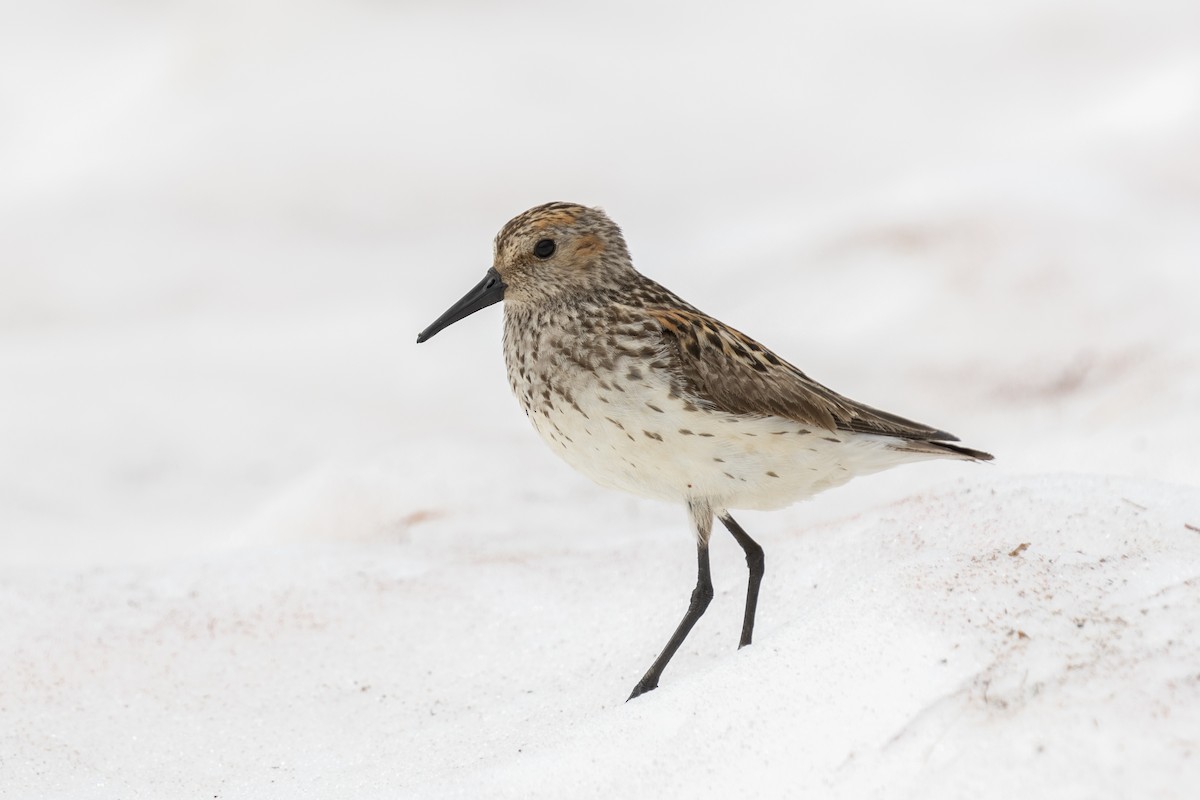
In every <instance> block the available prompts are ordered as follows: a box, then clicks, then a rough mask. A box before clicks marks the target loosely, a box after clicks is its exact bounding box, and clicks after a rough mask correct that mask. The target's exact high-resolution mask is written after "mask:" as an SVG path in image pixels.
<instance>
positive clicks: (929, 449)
mask: <svg viewBox="0 0 1200 800" xmlns="http://www.w3.org/2000/svg"><path fill="white" fill-rule="evenodd" d="M891 447H892V449H893V450H899V451H901V452H904V453H922V454H926V455H931V456H950V457H952V458H963V459H970V460H971V461H991V460H992V458H993V456H992V454H991V453H985V452H983V451H982V450H972V449H971V448H969V447H963V446H962V445H957V444H948V443H946V442H934V441H926V440H913V439H905V440H904V441H901V442H897V443H896V444H894V445H892V446H891Z"/></svg>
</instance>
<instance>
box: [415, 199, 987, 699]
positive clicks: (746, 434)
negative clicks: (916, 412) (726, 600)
mask: <svg viewBox="0 0 1200 800" xmlns="http://www.w3.org/2000/svg"><path fill="white" fill-rule="evenodd" d="M501 300H504V301H505V308H504V360H505V362H506V364H507V367H508V381H509V384H510V385H511V387H512V390H513V394H515V395H516V396H517V400H518V401H519V402H520V404H521V407H522V408H523V409H524V410H525V414H526V415H527V416H528V417H529V419H530V421H531V422H532V423H533V427H534V428H535V429H536V430H537V432H538V433H540V434H541V436H542V438H543V439H545V440H546V442H547V443H548V444H549V445H550V447H551V448H552V449H553V450H554V451H555V452H556V453H558V454H559V455H560V456H562V458H563V459H564V460H565V461H566V462H567V463H568V464H570V465H571V466H572V467H574V468H575V469H577V470H579V471H580V472H582V473H583V474H585V475H587V476H588V477H590V478H592V479H593V480H595V481H596V482H597V483H600V484H602V485H604V486H610V487H613V488H617V489H624V490H626V491H629V492H633V493H635V494H638V495H642V496H645V497H652V498H657V499H659V500H668V501H671V502H676V503H682V504H684V505H685V506H686V507H687V509H688V514H689V516H690V519H691V525H692V528H693V529H694V531H695V535H696V543H697V546H696V549H697V561H698V574H697V578H696V588H695V589H694V590H693V591H692V596H691V602H690V603H689V604H688V609H687V613H686V614H684V617H683V619H682V621H680V623H679V626H678V627H677V628H676V630H675V632H674V633H673V634H672V635H671V638H670V639H669V640H668V641H667V644H666V647H664V648H663V650H662V652H661V653H660V654H659V655H658V657H657V658H656V659H655V660H654V663H653V664H651V666H650V669H649V670H647V671H646V674H645V675H644V676H643V677H642V679H641V680H640V681H638V683H637V685H636V686H635V687H634V689H633V693H632V694H631V695H630V697H629V699H631V700H632V699H633V698H635V697H637V696H638V695H640V694H642V693H644V692H647V691H650V690H651V689H654V688H656V687H657V686H658V681H659V678H660V677H661V675H662V672H663V670H664V669H665V668H666V666H667V663H668V662H669V661H670V660H671V657H672V656H673V655H674V654H675V651H676V650H678V649H679V646H680V645H681V644H682V643H683V640H684V639H685V638H686V637H687V635H688V633H689V632H690V631H691V629H692V626H694V625H695V624H696V621H697V620H698V619H699V618H700V617H701V615H703V614H704V611H705V609H706V608H707V607H708V604H709V602H710V601H711V600H712V596H713V588H712V578H711V575H710V571H709V558H708V541H709V535H710V534H711V532H712V523H713V517H714V516H715V517H716V518H717V519H719V520H721V523H722V524H723V525H724V526H725V527H726V528H727V529H728V530H729V532H730V533H731V534H733V537H734V539H736V540H737V542H738V544H739V545H741V547H742V549H743V550H744V551H745V553H746V563H747V565H748V566H749V571H750V577H749V582H748V585H747V589H746V608H745V615H744V617H743V623H742V635H741V640H740V642H739V645H738V646H739V647H744V646H746V645H748V644H750V640H751V637H752V635H753V633H754V615H755V609H756V607H757V604H758V591H759V585H760V583H761V582H762V577H763V550H762V548H761V547H760V546H759V545H758V543H757V542H755V541H754V540H753V539H752V538H750V536H749V535H748V534H747V533H746V532H745V531H744V530H742V528H741V526H740V525H738V523H737V522H736V521H734V519H733V517H732V516H731V515H730V513H729V511H730V509H734V508H738V509H744V508H749V509H774V508H781V507H783V506H786V505H789V504H791V503H794V502H796V501H798V500H803V499H805V498H807V497H811V496H813V495H814V494H816V493H818V492H821V491H823V490H825V489H829V488H831V487H833V486H839V485H841V484H843V483H845V482H846V481H848V480H850V479H851V478H853V477H856V476H858V475H865V474H868V473H871V472H878V471H879V470H883V469H887V468H889V467H894V466H896V465H898V464H905V463H908V462H911V461H919V460H923V459H929V458H956V459H962V460H968V461H988V460H991V458H992V456H991V455H989V454H987V453H984V452H981V451H979V450H971V449H969V448H966V447H962V446H960V445H956V444H951V442H956V441H958V439H957V437H955V436H952V435H950V434H949V433H946V432H945V431H941V430H938V429H936V428H931V427H929V426H927V425H922V424H920V423H916V422H911V421H909V420H907V419H904V418H902V417H898V416H896V415H894V414H889V413H887V412H885V411H879V410H877V409H874V408H871V407H869V406H865V405H863V404H861V403H857V402H855V401H853V400H850V399H848V398H846V397H843V396H841V395H839V394H837V393H836V392H834V391H832V390H830V389H827V388H825V387H824V386H822V385H821V384H819V383H817V382H816V381H814V380H813V379H811V378H809V377H808V376H807V375H805V374H804V373H803V372H801V371H800V370H799V369H797V368H796V367H794V366H792V365H791V364H789V363H788V362H787V361H784V360H783V359H782V358H780V357H779V356H777V355H775V353H773V352H771V351H770V350H768V349H767V348H766V347H764V346H763V345H761V344H759V343H758V342H756V341H754V340H753V339H751V338H750V337H749V336H746V335H745V334H743V333H739V332H738V331H736V330H734V329H733V328H730V327H729V326H728V325H725V324H724V323H722V322H720V321H719V320H717V319H715V318H713V317H710V316H708V315H707V314H704V313H703V312H701V311H699V310H698V309H696V308H695V307H694V306H691V305H689V304H688V303H686V302H684V301H683V300H681V299H680V298H678V297H676V296H675V295H674V294H673V293H671V292H670V291H668V290H667V289H665V288H664V287H662V286H660V285H659V284H657V283H655V282H654V281H652V280H650V279H649V278H647V277H645V276H643V275H642V274H641V273H639V272H638V271H637V270H635V269H634V267H633V262H632V260H631V259H630V257H629V251H628V249H627V248H626V245H625V239H624V237H623V236H622V234H621V230H620V228H618V227H617V225H616V224H615V223H614V222H613V221H612V220H610V219H609V218H608V216H607V215H605V213H604V212H603V211H601V210H600V209H598V208H588V207H586V206H581V205H576V204H574V203H547V204H546V205H542V206H538V207H536V208H532V209H530V210H529V211H526V212H525V213H524V214H521V215H520V216H518V217H515V218H514V219H512V220H510V221H509V222H508V224H506V225H505V226H504V227H503V228H502V229H501V230H500V233H499V234H498V235H497V236H496V239H495V244H494V248H493V258H492V267H491V269H489V270H488V271H487V274H486V275H485V276H484V278H483V280H482V281H480V282H479V284H478V285H477V286H475V288H473V289H472V290H471V291H470V292H468V293H467V294H466V296H464V297H463V298H462V299H461V300H459V301H458V302H457V303H455V304H454V305H453V306H451V307H450V309H449V310H447V311H446V313H444V314H442V315H441V316H440V317H438V319H437V320H436V321H435V322H434V323H433V324H432V325H430V326H429V327H428V328H426V329H425V330H424V331H422V332H421V334H420V335H419V336H418V337H417V342H418V343H419V342H424V341H425V340H426V339H429V338H430V337H431V336H433V335H434V334H436V333H437V332H438V331H440V330H442V329H443V328H445V327H447V326H448V325H451V324H453V323H455V322H457V321H459V320H461V319H463V318H464V317H467V316H469V315H471V314H473V313H475V312H476V311H479V310H480V309H482V308H486V307H487V306H490V305H492V304H493V303H497V302H499V301H501Z"/></svg>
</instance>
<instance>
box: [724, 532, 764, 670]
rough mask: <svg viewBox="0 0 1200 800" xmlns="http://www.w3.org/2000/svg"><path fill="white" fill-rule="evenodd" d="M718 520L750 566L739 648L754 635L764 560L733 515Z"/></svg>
mask: <svg viewBox="0 0 1200 800" xmlns="http://www.w3.org/2000/svg"><path fill="white" fill-rule="evenodd" d="M720 520H721V524H722V525H724V526H725V527H726V528H728V529H729V532H730V533H732V534H733V538H735V539H737V543H738V544H740V545H741V546H742V549H743V550H745V551H746V566H748V567H749V568H750V582H749V583H747V584H746V616H745V618H744V619H743V620H742V640H741V641H740V642H738V649H739V650H740V649H741V648H743V647H745V646H746V645H748V644H750V637H751V636H753V635H754V613H755V611H757V610H758V587H759V585H760V584H761V583H762V579H763V571H764V569H765V566H766V561H765V559H764V558H763V549H762V548H761V547H759V546H758V542H756V541H754V540H753V539H751V538H750V534H748V533H746V532H745V531H744V530H742V526H741V525H738V524H737V522H735V521H734V519H733V517H731V516H729V514H724V515H722V516H721V517H720Z"/></svg>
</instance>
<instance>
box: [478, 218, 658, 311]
mask: <svg viewBox="0 0 1200 800" xmlns="http://www.w3.org/2000/svg"><path fill="white" fill-rule="evenodd" d="M492 266H493V268H494V269H495V270H496V271H497V272H498V273H500V277H501V278H502V279H503V280H504V283H505V284H506V285H507V288H506V290H505V294H504V300H505V302H506V303H510V304H511V303H517V304H521V303H538V302H546V301H549V300H554V299H562V298H565V297H570V296H574V295H587V294H594V293H596V292H598V291H601V290H603V289H606V288H617V287H619V286H620V285H621V284H622V283H623V282H625V281H627V280H628V278H629V277H630V276H631V275H632V274H634V269H633V264H632V262H631V261H630V258H629V250H628V248H627V247H626V246H625V237H624V236H622V235H621V229H620V228H618V227H617V225H616V223H615V222H613V221H612V220H611V219H609V218H608V216H607V215H606V214H605V213H604V212H603V211H601V210H600V209H598V208H588V207H587V206H581V205H578V204H575V203H546V204H545V205H541V206H537V207H536V208H531V209H529V210H528V211H526V212H525V213H523V214H520V215H518V216H516V217H513V218H512V219H511V220H509V221H508V224H506V225H505V226H504V227H503V228H502V229H501V230H500V233H498V234H497V235H496V242H495V248H494V255H493V264H492Z"/></svg>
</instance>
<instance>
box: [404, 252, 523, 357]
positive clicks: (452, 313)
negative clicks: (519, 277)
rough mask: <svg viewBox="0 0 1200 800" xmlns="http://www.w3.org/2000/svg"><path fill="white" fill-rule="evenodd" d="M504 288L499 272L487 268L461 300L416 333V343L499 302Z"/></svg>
mask: <svg viewBox="0 0 1200 800" xmlns="http://www.w3.org/2000/svg"><path fill="white" fill-rule="evenodd" d="M506 288H508V287H507V286H506V285H505V283H504V281H502V280H500V273H499V272H496V270H494V269H489V270H488V271H487V274H486V275H484V276H483V280H481V281H480V282H479V283H478V285H476V286H475V288H474V289H472V290H471V291H469V292H467V293H466V294H465V295H463V298H462V299H461V300H459V301H458V302H457V303H455V304H454V305H452V306H450V308H448V309H446V313H445V314H442V315H441V316H440V317H438V318H437V319H436V320H434V322H433V324H432V325H430V326H429V327H428V328H426V329H425V330H423V331H421V333H420V334H418V335H417V344H420V343H421V342H423V341H425V340H426V339H432V338H433V335H434V334H435V333H437V332H438V331H440V330H441V329H442V328H448V327H450V326H451V325H453V324H454V323H456V322H458V321H459V320H460V319H462V318H463V317H469V316H471V315H472V314H474V313H475V312H476V311H478V310H479V309H481V308H487V307H488V306H490V305H493V304H495V303H499V302H500V301H501V300H503V299H504V290H505V289H506Z"/></svg>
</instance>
